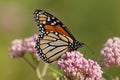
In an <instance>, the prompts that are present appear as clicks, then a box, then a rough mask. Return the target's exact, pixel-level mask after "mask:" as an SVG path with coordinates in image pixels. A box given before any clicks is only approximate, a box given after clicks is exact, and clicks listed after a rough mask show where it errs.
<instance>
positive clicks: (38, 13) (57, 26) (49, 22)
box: [34, 10, 75, 40]
mask: <svg viewBox="0 0 120 80" xmlns="http://www.w3.org/2000/svg"><path fill="white" fill-rule="evenodd" d="M34 18H35V22H36V23H37V26H38V28H39V31H40V32H46V31H54V32H58V33H60V34H64V35H66V36H69V37H71V38H72V39H73V40H75V38H74V37H73V35H72V33H71V32H70V31H69V30H68V28H67V27H66V26H65V25H64V24H63V23H62V22H61V21H60V20H59V19H57V18H56V17H54V16H53V15H51V14H49V13H48V12H46V11H44V10H35V12H34Z"/></svg>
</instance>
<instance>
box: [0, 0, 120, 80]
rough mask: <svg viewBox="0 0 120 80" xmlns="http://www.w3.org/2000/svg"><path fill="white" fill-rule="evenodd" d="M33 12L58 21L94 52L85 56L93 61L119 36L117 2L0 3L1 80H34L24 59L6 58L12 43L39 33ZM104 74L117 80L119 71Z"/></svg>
mask: <svg viewBox="0 0 120 80" xmlns="http://www.w3.org/2000/svg"><path fill="white" fill-rule="evenodd" d="M35 9H43V10H46V11H48V12H50V13H51V14H53V15H55V16H56V17H57V18H59V19H60V20H61V21H62V22H63V23H64V24H65V25H66V26H67V27H68V28H69V29H70V31H71V32H72V33H73V35H74V36H75V37H76V39H77V40H79V41H82V42H84V43H86V44H87V45H89V47H91V48H92V49H93V50H94V51H95V54H91V53H87V54H86V55H87V57H90V58H92V59H93V60H98V58H100V57H99V56H100V54H99V53H100V50H101V49H102V47H103V44H104V43H105V42H106V41H107V39H108V38H112V37H114V36H118V37H119V36H120V0H71V1H70V0H36V1H34V0H31V1H30V0H10V1H9V0H0V54H1V55H0V80H36V76H35V75H34V72H33V71H32V69H31V68H30V66H28V64H26V62H25V61H24V60H23V59H10V58H9V56H8V53H9V47H10V46H11V41H12V40H14V39H20V38H25V37H30V36H32V35H33V34H35V33H38V30H37V27H36V24H35V22H34V18H33V12H34V10H35ZM91 56H92V57H91ZM105 72H107V73H108V74H109V75H112V76H113V77H115V76H119V77H120V68H116V67H111V68H110V69H109V70H105Z"/></svg>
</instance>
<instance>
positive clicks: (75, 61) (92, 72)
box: [57, 51, 103, 80]
mask: <svg viewBox="0 0 120 80" xmlns="http://www.w3.org/2000/svg"><path fill="white" fill-rule="evenodd" d="M57 64H58V68H59V69H61V70H62V71H63V72H64V73H65V74H68V75H67V76H69V77H79V79H80V80H82V79H84V78H89V79H90V80H95V79H99V78H100V77H102V73H103V72H102V71H101V67H100V66H99V65H98V64H97V62H95V61H93V60H90V59H88V60H87V59H85V58H84V57H83V54H81V53H79V52H78V51H72V52H67V53H66V54H63V56H62V57H61V59H60V60H58V61H57ZM81 76H82V77H81Z"/></svg>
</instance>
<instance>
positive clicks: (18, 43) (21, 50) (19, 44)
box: [9, 39, 25, 58]
mask: <svg viewBox="0 0 120 80" xmlns="http://www.w3.org/2000/svg"><path fill="white" fill-rule="evenodd" d="M9 51H10V52H9V56H10V57H11V58H16V57H22V56H23V55H24V54H25V47H24V46H23V40H22V39H16V40H14V41H12V46H11V48H10V49H9Z"/></svg>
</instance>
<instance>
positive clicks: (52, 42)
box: [36, 31, 73, 63]
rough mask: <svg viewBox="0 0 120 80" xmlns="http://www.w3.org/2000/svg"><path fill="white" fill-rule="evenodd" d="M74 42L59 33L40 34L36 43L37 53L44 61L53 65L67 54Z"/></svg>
mask: <svg viewBox="0 0 120 80" xmlns="http://www.w3.org/2000/svg"><path fill="white" fill-rule="evenodd" d="M72 42H73V40H72V39H71V38H69V37H67V36H65V35H62V34H59V33H57V32H53V31H50V32H45V33H44V34H42V33H40V34H39V38H38V39H37V42H36V49H37V53H38V54H39V56H40V57H41V58H42V60H44V61H45V62H47V63H51V62H53V61H55V60H57V59H58V58H59V57H60V56H61V55H62V54H64V53H65V52H67V51H68V49H69V48H68V46H69V45H70V43H72Z"/></svg>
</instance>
